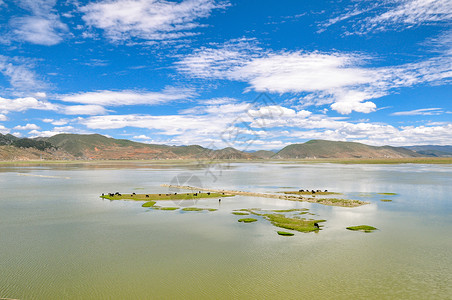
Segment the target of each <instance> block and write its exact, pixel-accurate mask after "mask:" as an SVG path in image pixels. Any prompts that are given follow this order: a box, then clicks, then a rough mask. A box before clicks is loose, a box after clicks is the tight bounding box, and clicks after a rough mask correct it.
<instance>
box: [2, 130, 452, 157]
mask: <svg viewBox="0 0 452 300" xmlns="http://www.w3.org/2000/svg"><path fill="white" fill-rule="evenodd" d="M434 156H436V157H447V156H452V146H436V145H430V146H429V145H426V146H409V147H391V146H382V147H377V146H369V145H365V144H361V143H356V142H338V141H327V140H311V141H308V142H306V143H302V144H292V145H288V146H286V147H284V148H283V149H281V150H279V151H267V150H259V151H255V152H244V151H240V150H237V149H234V148H231V147H228V148H224V149H219V150H213V149H208V148H204V147H202V146H199V145H189V146H168V145H159V144H145V143H139V142H134V141H130V140H126V139H114V138H109V137H106V136H103V135H100V134H89V135H82V134H57V135H54V136H52V137H39V138H34V139H29V138H18V137H15V136H13V135H11V134H7V135H2V134H0V160H4V161H5V160H38V159H45V160H148V159H149V160H155V159H202V160H209V159H222V160H232V159H241V160H243V159H245V160H259V159H260V160H262V159H316V158H380V159H381V158H409V157H434Z"/></svg>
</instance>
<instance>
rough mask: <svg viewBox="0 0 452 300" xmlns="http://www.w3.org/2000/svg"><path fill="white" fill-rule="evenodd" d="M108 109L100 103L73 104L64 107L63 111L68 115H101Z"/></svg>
mask: <svg viewBox="0 0 452 300" xmlns="http://www.w3.org/2000/svg"><path fill="white" fill-rule="evenodd" d="M106 111H107V110H106V109H105V108H104V107H102V106H100V105H72V106H64V108H63V113H64V114H66V115H99V114H104V113H106ZM54 125H57V124H54Z"/></svg>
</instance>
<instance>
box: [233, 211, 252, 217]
mask: <svg viewBox="0 0 452 300" xmlns="http://www.w3.org/2000/svg"><path fill="white" fill-rule="evenodd" d="M232 214H233V215H236V216H248V215H249V213H245V212H239V211H233V212H232Z"/></svg>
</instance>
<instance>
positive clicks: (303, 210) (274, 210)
mask: <svg viewBox="0 0 452 300" xmlns="http://www.w3.org/2000/svg"><path fill="white" fill-rule="evenodd" d="M308 210H309V209H307V208H290V209H273V210H272V211H273V212H281V213H283V212H294V211H302V212H304V213H306V211H308Z"/></svg>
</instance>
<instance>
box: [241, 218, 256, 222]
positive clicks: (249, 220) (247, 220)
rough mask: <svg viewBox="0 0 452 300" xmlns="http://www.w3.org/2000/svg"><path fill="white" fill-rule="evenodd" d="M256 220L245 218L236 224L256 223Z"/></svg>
mask: <svg viewBox="0 0 452 300" xmlns="http://www.w3.org/2000/svg"><path fill="white" fill-rule="evenodd" d="M256 221H257V219H254V218H245V219H238V222H243V223H252V222H256Z"/></svg>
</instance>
